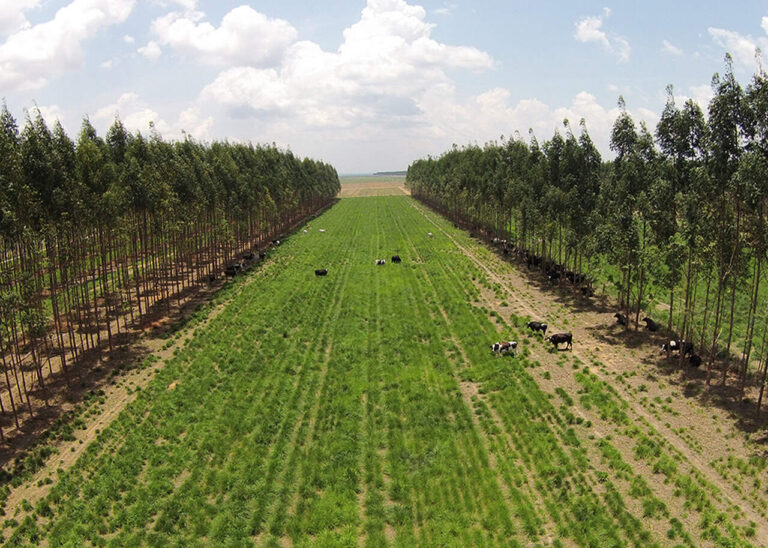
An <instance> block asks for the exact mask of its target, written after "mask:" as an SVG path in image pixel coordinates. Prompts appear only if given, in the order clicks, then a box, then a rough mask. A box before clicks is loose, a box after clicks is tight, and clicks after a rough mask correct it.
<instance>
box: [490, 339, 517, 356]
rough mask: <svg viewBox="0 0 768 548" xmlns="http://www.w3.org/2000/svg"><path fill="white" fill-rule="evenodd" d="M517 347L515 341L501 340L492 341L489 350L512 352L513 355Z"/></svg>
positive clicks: (501, 352)
mask: <svg viewBox="0 0 768 548" xmlns="http://www.w3.org/2000/svg"><path fill="white" fill-rule="evenodd" d="M516 348H517V341H502V342H497V343H493V344H492V345H491V352H498V353H499V354H504V353H505V352H512V355H513V356H514V355H515V349H516Z"/></svg>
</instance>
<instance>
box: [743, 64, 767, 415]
mask: <svg viewBox="0 0 768 548" xmlns="http://www.w3.org/2000/svg"><path fill="white" fill-rule="evenodd" d="M743 107H744V108H743V111H742V114H743V120H744V129H745V141H746V142H745V146H744V151H743V153H742V155H741V157H740V158H739V166H738V169H737V172H736V177H738V178H739V180H740V184H739V186H740V187H741V188H743V189H744V198H745V207H746V208H747V211H748V213H747V216H746V217H747V219H748V226H747V229H746V230H745V233H746V236H747V238H748V242H747V243H748V246H749V248H750V249H751V251H752V261H753V263H754V275H753V283H752V288H751V297H750V306H749V312H748V320H747V330H746V335H745V341H744V351H743V353H742V363H741V371H740V377H741V382H740V386H739V388H740V393H741V394H742V395H743V393H744V386H745V383H746V378H747V374H748V369H749V360H750V355H751V351H752V345H753V338H754V336H755V324H756V322H757V315H758V303H759V295H760V283H761V281H762V277H763V269H762V267H763V262H764V261H765V259H766V253H768V223H766V214H768V211H766V199H768V76H767V75H766V73H765V71H764V70H763V69H762V67H760V68H759V70H758V71H757V72H756V73H755V75H754V76H753V78H752V82H751V83H750V85H749V86H748V87H747V90H746V93H745V101H744V103H743ZM762 320H763V322H764V326H767V327H768V314H766V313H765V311H763V318H762ZM762 347H763V348H762V352H761V353H762V356H758V358H759V363H760V368H759V370H758V382H759V386H760V393H759V396H758V400H757V410H758V411H759V410H760V405H761V403H762V397H763V392H764V389H765V382H766V372H767V371H768V353H767V352H766V327H764V328H763V344H762Z"/></svg>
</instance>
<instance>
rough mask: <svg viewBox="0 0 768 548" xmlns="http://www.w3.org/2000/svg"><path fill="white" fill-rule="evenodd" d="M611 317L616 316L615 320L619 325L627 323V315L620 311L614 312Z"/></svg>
mask: <svg viewBox="0 0 768 548" xmlns="http://www.w3.org/2000/svg"><path fill="white" fill-rule="evenodd" d="M613 317H614V318H616V322H618V324H619V325H627V317H626V316H625V315H624V314H622V313H621V312H616V314H614V315H613Z"/></svg>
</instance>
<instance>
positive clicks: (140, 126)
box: [92, 91, 213, 139]
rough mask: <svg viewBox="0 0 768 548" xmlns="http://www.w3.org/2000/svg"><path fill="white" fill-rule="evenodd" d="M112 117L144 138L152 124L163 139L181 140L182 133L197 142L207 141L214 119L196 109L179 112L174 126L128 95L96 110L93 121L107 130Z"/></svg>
mask: <svg viewBox="0 0 768 548" xmlns="http://www.w3.org/2000/svg"><path fill="white" fill-rule="evenodd" d="M115 117H120V120H121V121H122V122H123V124H124V125H125V127H126V128H128V130H129V131H140V132H142V133H144V134H147V133H148V132H149V129H150V123H151V124H152V125H153V126H154V129H155V130H156V131H158V132H160V134H162V135H163V137H164V138H166V139H181V138H182V137H183V133H186V134H188V135H191V136H193V137H195V138H196V139H204V138H206V137H208V134H209V131H210V129H211V127H212V126H213V117H212V116H203V115H202V114H201V113H200V109H199V108H198V107H196V106H191V107H188V108H186V109H185V110H183V111H181V112H180V113H179V115H178V118H177V120H176V122H175V123H170V122H168V121H167V120H166V117H164V116H162V115H161V114H160V113H158V112H157V111H156V110H154V109H153V108H152V107H151V106H150V105H149V104H148V103H147V102H146V101H145V100H144V99H142V98H141V97H140V96H139V95H138V94H137V93H135V92H130V91H129V92H125V93H123V94H122V95H120V97H118V98H117V100H116V101H115V102H114V103H112V104H110V105H106V106H104V107H102V108H100V109H98V110H97V111H96V113H95V114H94V115H93V118H92V120H93V121H94V123H98V124H99V125H100V126H102V127H104V128H105V130H106V128H108V127H109V126H111V125H112V122H114V120H115Z"/></svg>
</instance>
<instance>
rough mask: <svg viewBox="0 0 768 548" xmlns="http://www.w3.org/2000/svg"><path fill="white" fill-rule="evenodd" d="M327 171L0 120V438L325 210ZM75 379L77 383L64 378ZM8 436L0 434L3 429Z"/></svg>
mask: <svg viewBox="0 0 768 548" xmlns="http://www.w3.org/2000/svg"><path fill="white" fill-rule="evenodd" d="M339 189H340V183H339V178H338V175H337V173H336V170H335V169H334V168H333V167H332V166H330V165H327V164H324V163H322V162H319V161H315V160H312V159H300V158H297V157H296V156H294V155H293V154H292V153H291V152H290V151H289V150H280V149H278V148H277V147H276V146H275V145H265V146H254V145H252V144H241V143H229V142H212V143H210V144H203V143H200V142H197V141H195V140H193V139H192V138H191V137H189V136H185V138H184V139H182V140H179V141H175V142H170V141H166V140H163V139H162V138H161V136H160V135H159V134H158V133H157V132H155V131H154V129H152V130H151V131H150V132H149V135H142V134H141V133H140V132H136V133H131V132H129V131H128V130H127V129H126V128H125V126H124V125H123V123H122V122H121V121H120V120H119V119H116V120H115V122H114V123H113V125H112V126H111V127H110V128H109V130H108V132H107V134H106V136H105V137H100V136H99V135H98V134H97V132H96V130H95V129H94V127H93V126H92V125H91V123H90V122H89V120H88V119H87V118H86V119H84V120H83V123H82V128H81V130H80V133H79V135H78V136H77V138H76V140H73V139H71V138H70V137H69V136H68V135H67V134H66V132H65V131H64V129H63V127H62V126H61V124H60V123H59V122H56V123H55V124H54V125H53V128H52V129H51V128H49V127H48V125H47V124H46V122H45V120H44V119H43V117H42V116H41V114H40V112H39V111H37V110H36V111H34V112H32V113H27V115H26V120H25V124H24V127H23V128H21V129H20V128H19V126H18V125H17V122H16V120H15V119H14V118H13V116H12V115H11V114H10V112H9V111H8V109H7V106H6V105H5V103H3V105H2V109H0V365H2V369H3V377H2V378H0V385H2V386H3V388H4V391H3V392H2V396H0V413H2V415H3V417H5V418H6V419H7V421H6V422H4V423H2V424H0V436H4V433H3V427H4V426H6V427H7V425H6V423H8V421H10V420H11V417H12V420H13V421H14V422H15V426H16V427H17V428H18V427H19V424H20V420H22V414H25V416H33V415H34V414H35V403H36V402H38V403H39V405H46V406H47V405H48V404H49V398H50V390H49V385H50V384H51V382H53V379H56V378H63V380H64V382H63V383H62V384H66V386H69V385H70V383H71V382H72V373H73V368H76V367H77V366H78V364H81V363H82V362H84V361H85V360H84V358H86V357H87V356H88V355H89V354H94V352H95V353H96V355H100V353H101V352H103V351H105V350H112V348H113V347H114V346H115V345H117V344H121V343H122V342H124V341H125V340H126V337H127V336H128V334H129V332H130V330H131V329H135V328H137V327H141V326H142V324H143V323H146V321H147V320H148V318H152V317H157V316H163V315H165V314H167V313H168V311H169V310H170V308H171V306H172V305H173V304H174V303H176V304H179V303H181V302H182V301H183V299H184V298H185V297H186V296H188V295H190V294H192V293H194V292H195V291H196V290H197V289H199V288H200V287H201V286H204V285H205V284H208V283H210V282H212V281H213V280H215V278H216V277H218V276H222V275H223V273H224V269H225V267H226V266H227V265H228V264H229V263H230V262H231V261H234V260H241V259H242V258H247V259H254V258H255V259H256V260H258V257H259V255H258V253H259V251H260V250H263V249H264V248H265V246H267V245H269V242H270V241H271V240H272V239H274V238H276V237H277V235H279V234H281V233H283V232H284V231H286V230H287V229H288V228H289V227H291V226H293V225H295V224H296V223H298V222H300V221H301V220H303V219H306V218H307V217H309V216H311V215H313V214H315V213H316V212H318V211H319V210H320V209H322V208H323V207H325V206H327V205H328V204H329V203H331V201H332V200H333V199H334V197H335V196H336V195H337V193H338V192H339ZM75 372H76V373H82V371H75ZM8 424H10V423H8Z"/></svg>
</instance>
